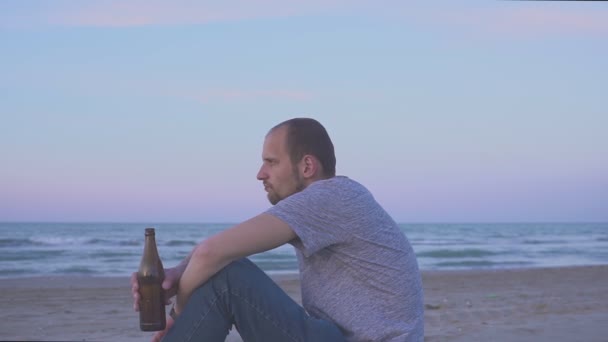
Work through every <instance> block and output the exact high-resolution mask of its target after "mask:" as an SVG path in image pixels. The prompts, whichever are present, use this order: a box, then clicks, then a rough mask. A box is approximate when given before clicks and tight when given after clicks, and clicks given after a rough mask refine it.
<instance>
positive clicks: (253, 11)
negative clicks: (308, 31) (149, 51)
mask: <svg viewBox="0 0 608 342" xmlns="http://www.w3.org/2000/svg"><path fill="white" fill-rule="evenodd" d="M41 2H43V3H44V1H41ZM357 2H358V1H346V0H326V1H322V0H310V1H295V0H282V1H281V0H257V1H248V0H225V1H194V0H179V1H171V2H169V1H159V0H147V1H144V0H131V1H124V0H120V1H119V0H110V1H67V2H66V1H63V2H61V1H57V2H55V3H54V2H48V3H47V5H46V6H42V5H39V4H38V6H35V5H32V7H30V8H19V11H16V12H14V13H12V15H11V14H10V13H9V14H7V13H6V11H5V14H3V15H0V27H24V26H27V27H37V26H68V27H133V26H135V27H137V26H157V25H158V26H167V25H194V24H206V23H213V22H231V21H240V20H248V19H258V18H272V17H289V16H296V15H307V14H318V13H325V12H328V11H333V10H336V9H340V10H341V11H344V10H347V7H350V6H352V5H355V6H354V7H353V8H356V3H357ZM9 12H10V11H9Z"/></svg>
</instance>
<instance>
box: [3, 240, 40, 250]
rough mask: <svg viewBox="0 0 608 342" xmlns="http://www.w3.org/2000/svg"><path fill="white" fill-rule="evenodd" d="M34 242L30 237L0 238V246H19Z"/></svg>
mask: <svg viewBox="0 0 608 342" xmlns="http://www.w3.org/2000/svg"><path fill="white" fill-rule="evenodd" d="M33 244H35V243H34V242H33V241H32V240H30V239H0V248H2V247H21V246H28V245H33Z"/></svg>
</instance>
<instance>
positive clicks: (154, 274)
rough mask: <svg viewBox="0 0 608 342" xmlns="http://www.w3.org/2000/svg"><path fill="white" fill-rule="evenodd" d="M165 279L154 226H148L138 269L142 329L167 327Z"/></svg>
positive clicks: (162, 328)
mask: <svg viewBox="0 0 608 342" xmlns="http://www.w3.org/2000/svg"><path fill="white" fill-rule="evenodd" d="M164 279H165V271H164V269H163V264H162V262H161V261H160V257H159V256H158V250H157V249H156V240H155V237H154V228H146V240H145V245H144V255H143V256H142V258H141V264H140V265H139V271H137V281H138V282H139V295H140V301H139V328H140V329H141V330H142V331H158V330H164V329H165V325H166V316H165V299H164V291H163V289H162V283H163V280H164Z"/></svg>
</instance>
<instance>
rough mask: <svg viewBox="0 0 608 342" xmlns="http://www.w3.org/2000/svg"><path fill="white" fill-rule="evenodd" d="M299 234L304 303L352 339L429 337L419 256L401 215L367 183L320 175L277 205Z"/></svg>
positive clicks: (295, 242) (271, 211) (281, 216)
mask: <svg viewBox="0 0 608 342" xmlns="http://www.w3.org/2000/svg"><path fill="white" fill-rule="evenodd" d="M267 213H269V214H271V215H273V216H275V217H278V218H279V219H281V220H283V221H284V222H286V223H287V224H289V226H290V227H291V228H292V229H293V230H294V231H295V233H296V234H297V235H298V238H297V239H295V240H292V241H291V242H290V243H291V244H292V245H293V246H294V247H295V249H296V254H297V257H298V263H299V268H300V281H301V286H302V304H303V306H304V308H305V309H306V311H307V312H308V313H309V314H310V315H312V316H314V317H317V318H322V319H326V320H329V321H332V322H334V323H335V324H336V325H337V326H338V327H339V328H340V329H341V330H342V333H343V334H344V336H345V337H346V339H347V341H422V340H423V339H424V309H423V292H422V282H421V278H420V272H419V271H418V264H417V261H416V256H415V255H414V252H413V250H412V247H411V246H410V244H409V242H408V240H407V238H406V237H405V235H404V234H403V233H402V232H401V230H400V229H399V227H398V226H397V224H396V223H395V221H394V220H393V219H392V218H391V217H390V216H389V215H388V214H387V212H386V211H385V210H384V209H383V208H382V207H381V206H380V205H379V204H378V202H376V200H375V199H374V197H373V196H372V194H371V193H370V192H369V191H368V190H367V189H366V188H365V187H364V186H362V185H361V184H359V183H357V182H355V181H353V180H351V179H349V178H347V177H343V176H337V177H333V178H330V179H327V180H321V181H316V182H314V183H312V184H310V185H309V186H308V187H307V188H306V189H304V190H303V191H301V192H298V193H295V194H293V195H291V196H289V197H287V198H285V199H283V200H281V201H280V202H279V203H277V204H276V205H275V206H274V207H272V208H270V209H269V210H268V211H267Z"/></svg>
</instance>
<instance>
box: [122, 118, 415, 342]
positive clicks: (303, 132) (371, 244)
mask: <svg viewBox="0 0 608 342" xmlns="http://www.w3.org/2000/svg"><path fill="white" fill-rule="evenodd" d="M262 160H263V162H262V167H261V168H260V171H259V172H258V175H257V178H258V179H259V180H261V181H262V182H263V184H264V189H265V190H266V191H267V192H268V199H269V201H270V203H272V204H273V207H271V208H270V209H268V210H267V211H266V212H264V213H262V214H260V215H258V216H256V217H253V218H251V219H249V220H247V221H245V222H243V223H240V224H238V225H236V226H234V227H232V228H230V229H227V230H225V231H223V232H221V233H219V234H217V235H215V236H212V237H210V238H208V239H207V240H205V241H203V242H201V243H200V244H198V245H197V246H196V247H195V248H194V250H193V251H192V253H191V254H190V255H189V256H188V257H187V258H186V259H184V260H183V261H182V263H180V264H179V265H178V266H176V267H174V268H169V269H167V270H166V271H165V274H166V278H165V282H164V283H163V288H164V289H165V290H166V291H167V298H168V297H169V296H173V295H176V300H175V304H174V307H173V309H172V314H171V316H172V318H169V319H168V322H167V328H166V329H165V331H162V332H158V333H156V335H155V336H154V340H156V341H158V340H160V339H161V338H162V340H163V341H201V342H223V341H224V340H225V338H226V336H227V334H228V332H229V329H230V328H231V327H232V325H233V324H234V325H235V326H236V328H237V330H238V331H239V333H240V334H241V337H242V338H243V340H244V341H265V342H268V341H313V342H322V341H422V340H423V337H424V310H423V293H422V284H421V278H420V273H419V270H418V264H417V261H416V257H415V255H414V252H413V250H412V248H411V246H410V244H409V242H408V240H407V238H406V237H405V235H404V234H403V233H402V232H401V230H400V229H399V227H398V226H397V224H396V223H395V221H394V220H393V219H392V218H391V217H390V216H389V215H388V214H387V213H386V211H385V210H384V209H383V208H382V207H381V206H380V205H379V204H378V203H377V202H376V200H375V199H374V197H373V196H372V194H371V193H370V192H369V191H368V190H367V189H366V188H365V187H364V186H362V185H361V184H359V183H357V182H355V181H354V180H351V179H349V178H347V177H344V176H336V175H335V165H336V158H335V155H334V148H333V144H332V142H331V139H330V138H329V136H328V134H327V132H326V130H325V128H324V127H323V126H322V125H321V124H320V123H319V122H317V121H316V120H313V119H304V118H297V119H291V120H288V121H285V122H283V123H280V124H279V125H277V126H275V127H274V128H272V129H271V130H270V131H269V132H268V134H267V135H266V138H265V141H264V147H263V152H262ZM362 162H365V160H363V161H362ZM286 243H289V244H291V245H293V246H294V247H295V251H296V254H297V258H298V264H299V271H300V280H301V288H302V289H301V290H302V305H303V307H302V306H300V305H298V304H297V303H296V302H294V301H293V300H292V299H291V298H290V297H289V296H288V295H287V294H286V293H285V292H284V291H283V290H282V289H281V288H279V287H278V286H277V285H276V284H275V283H274V282H273V281H272V280H271V279H270V278H269V277H268V276H267V275H266V274H265V273H264V272H263V271H261V270H260V269H259V268H258V267H257V266H255V265H254V264H253V263H252V262H250V261H249V260H248V259H243V258H244V257H246V256H249V255H252V254H255V253H260V252H264V251H267V250H270V249H272V248H275V247H278V246H281V245H283V244H286ZM131 283H132V292H133V299H134V302H135V309H136V310H138V301H139V293H138V284H137V280H136V278H135V277H132V280H131Z"/></svg>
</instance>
